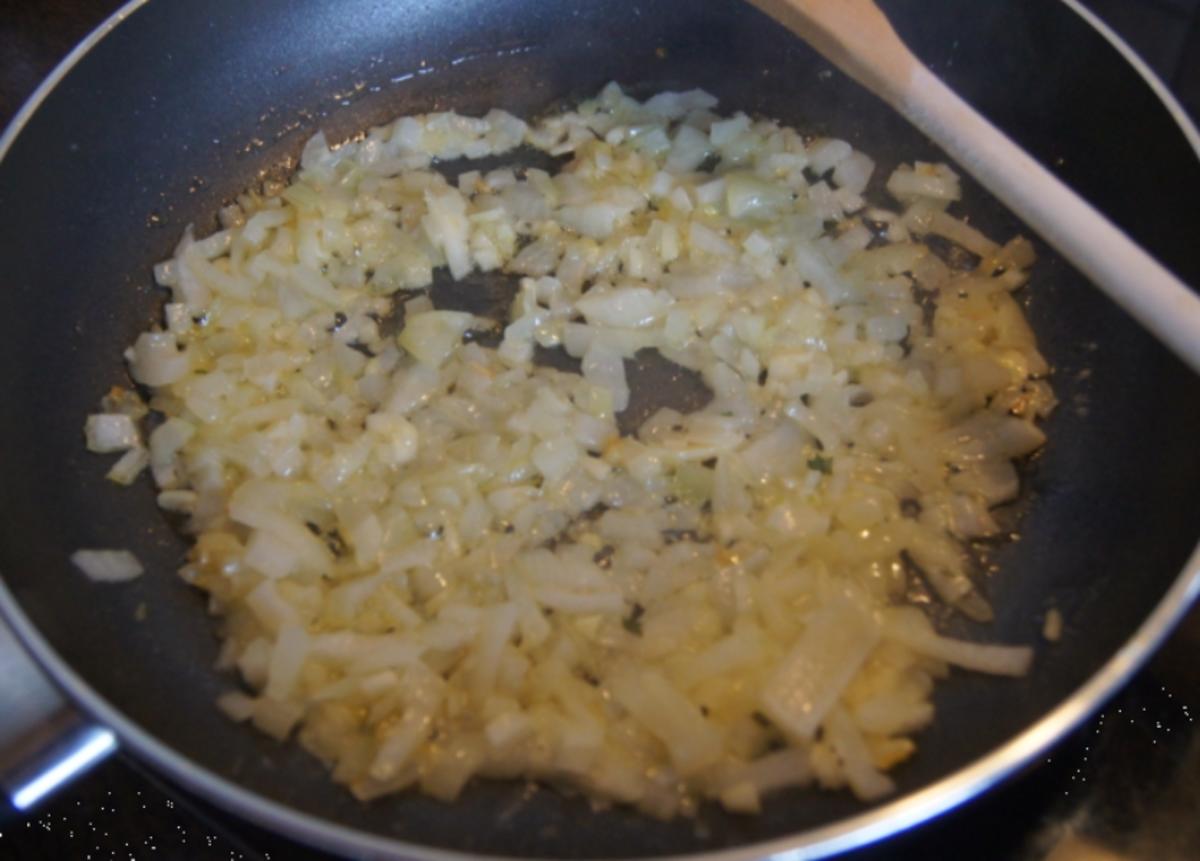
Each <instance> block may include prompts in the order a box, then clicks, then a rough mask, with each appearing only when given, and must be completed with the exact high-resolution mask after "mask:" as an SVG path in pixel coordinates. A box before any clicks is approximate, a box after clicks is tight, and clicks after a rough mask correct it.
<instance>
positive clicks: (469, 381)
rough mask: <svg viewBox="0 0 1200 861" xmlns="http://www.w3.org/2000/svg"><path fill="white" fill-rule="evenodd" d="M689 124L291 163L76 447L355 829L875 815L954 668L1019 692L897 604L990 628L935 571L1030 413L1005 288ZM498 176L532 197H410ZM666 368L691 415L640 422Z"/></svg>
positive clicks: (697, 106) (610, 106)
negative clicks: (201, 598)
mask: <svg viewBox="0 0 1200 861" xmlns="http://www.w3.org/2000/svg"><path fill="white" fill-rule="evenodd" d="M715 108H716V100H715V99H714V98H712V97H711V96H709V95H707V94H706V93H703V92H700V91H691V92H686V93H662V94H660V95H657V96H654V97H653V98H651V99H649V100H647V101H645V102H637V101H635V100H634V99H632V98H630V97H628V96H626V95H625V94H624V93H622V92H621V90H620V89H619V88H618V87H617V86H616V85H610V86H609V87H607V88H605V90H604V91H603V92H601V93H600V94H599V96H597V97H596V98H595V99H592V100H590V101H587V102H584V103H583V104H581V105H579V106H578V107H577V108H575V109H574V110H571V111H568V112H566V113H563V114H557V115H553V116H549V117H546V118H544V119H542V120H540V121H538V122H536V123H533V124H531V125H527V124H526V123H525V122H523V121H522V120H520V119H518V118H516V117H513V116H511V115H509V114H506V113H504V112H502V111H498V110H497V111H492V112H490V113H488V114H487V115H486V116H484V117H481V118H470V117H462V116H458V115H455V114H451V113H443V114H430V115H425V116H417V117H404V118H401V119H398V120H396V121H395V122H393V123H391V124H389V125H387V126H383V127H380V128H376V129H372V130H371V131H370V132H368V133H367V134H366V135H365V136H362V137H361V138H359V139H356V140H354V141H351V142H348V143H346V144H343V145H342V146H340V147H337V148H330V147H329V146H328V145H327V143H326V141H325V139H324V137H323V136H321V135H317V136H316V137H315V138H313V139H312V140H311V141H310V142H309V144H308V145H307V146H306V147H305V150H304V154H303V158H302V162H301V166H300V170H299V172H298V174H297V175H296V177H295V178H294V180H293V181H292V182H291V183H290V184H288V185H286V186H282V185H281V186H279V187H278V188H273V189H268V190H266V191H264V192H261V193H256V192H248V193H246V194H244V195H242V196H241V197H240V198H239V199H238V200H237V202H236V204H234V205H232V206H230V207H228V208H226V209H225V210H223V212H222V214H221V217H222V221H223V229H222V230H220V231H218V232H217V233H215V234H213V235H211V236H208V237H206V238H203V239H198V238H195V237H193V236H192V235H191V233H190V232H189V233H188V234H187V235H186V236H185V237H184V238H183V241H182V242H181V243H180V245H179V248H178V249H177V252H176V255H175V256H174V257H173V258H172V259H171V260H169V261H166V262H165V263H162V264H160V265H159V266H158V267H157V268H156V271H155V274H156V277H157V280H158V282H159V283H160V284H161V285H163V286H164V287H167V288H169V289H170V291H171V301H170V302H169V303H168V304H167V305H166V307H165V311H164V318H163V322H162V325H161V326H159V327H156V328H155V329H154V330H152V331H148V332H145V333H143V334H141V335H140V336H139V337H138V338H137V341H136V342H135V344H134V345H133V346H132V347H131V348H130V349H129V351H128V353H127V358H128V361H129V366H130V371H131V373H132V376H133V378H134V379H135V380H136V381H137V382H138V383H140V384H141V385H142V386H144V387H145V389H146V390H148V391H149V392H150V393H151V397H150V400H149V403H148V404H145V403H142V401H141V400H140V399H139V398H138V397H136V396H135V395H132V394H131V393H129V392H127V391H124V390H121V389H114V390H113V392H110V394H109V395H108V396H107V397H106V398H105V401H104V404H103V407H102V413H101V414H98V415H96V416H93V417H90V418H89V419H88V428H87V434H88V441H89V445H90V447H92V448H93V449H94V450H96V451H102V452H113V451H122V452H123V454H122V456H121V458H120V460H119V461H118V462H117V464H116V465H115V466H114V467H113V469H112V472H111V473H110V477H111V478H112V479H113V480H114V481H116V482H118V483H121V484H129V483H131V482H133V481H134V480H135V478H136V476H137V475H138V474H139V473H141V472H142V471H143V470H144V469H146V468H148V469H149V470H150V471H151V474H152V477H153V480H154V482H155V484H156V485H157V487H158V488H159V502H160V505H161V506H162V507H163V508H164V509H167V510H169V511H171V512H173V513H176V514H181V515H184V516H185V518H186V531H187V532H188V534H189V535H190V536H191V538H192V539H193V542H194V543H193V545H192V548H191V551H190V554H189V559H188V562H187V564H186V565H185V566H184V568H183V569H182V571H181V574H182V575H183V577H184V578H185V579H186V580H187V581H188V582H189V583H192V584H193V585H195V586H196V587H198V588H200V589H202V590H204V591H205V592H207V593H208V594H209V595H210V597H211V603H212V607H213V608H214V609H215V610H216V611H217V612H218V613H219V614H220V615H221V617H222V634H223V637H224V646H223V649H222V651H221V660H220V666H221V668H222V669H224V670H228V671H230V673H231V680H232V677H233V676H236V679H237V685H236V688H235V689H233V690H231V691H230V692H229V693H227V694H226V695H225V696H223V697H222V698H221V701H220V705H221V707H222V708H223V709H224V710H225V711H226V712H227V713H228V714H229V715H230V716H231V717H233V718H234V719H236V720H243V721H249V722H251V723H253V724H254V725H255V726H256V727H258V729H260V730H262V731H264V732H267V733H270V734H271V735H273V736H276V737H278V738H281V739H283V738H288V737H294V738H295V739H297V740H298V741H299V743H300V744H302V745H304V747H306V748H307V749H308V750H310V751H311V752H312V753H314V754H315V755H316V756H318V757H320V758H321V759H322V760H323V761H325V762H326V763H327V764H328V765H329V767H330V769H331V771H332V774H333V777H334V779H335V780H337V781H340V782H342V783H344V784H346V785H347V786H348V787H349V788H350V790H351V791H352V792H353V793H354V794H355V795H357V796H358V797H360V798H363V799H369V798H374V797H377V796H380V795H385V794H388V793H392V792H397V791H400V790H404V789H408V788H410V787H416V788H419V789H420V790H421V791H424V792H426V793H429V794H431V795H434V796H436V797H438V798H442V799H453V798H454V797H456V796H457V795H458V794H459V793H460V791H461V790H462V788H463V787H464V785H465V784H466V783H467V781H469V780H471V779H472V778H473V777H476V776H478V777H485V778H516V777H525V778H534V779H540V780H545V781H547V782H551V783H555V784H559V785H565V786H569V787H572V788H576V789H580V790H583V791H584V792H586V793H587V794H588V795H589V796H591V797H592V798H593V799H595V800H596V801H597V802H609V801H615V802H622V803H628V804H631V805H635V806H636V807H638V808H639V809H641V810H643V811H645V812H647V813H650V814H652V815H655V816H663V817H668V816H672V815H675V814H677V813H688V812H690V811H692V810H694V809H695V806H696V804H697V803H699V802H700V801H702V800H705V799H713V800H716V801H718V802H719V803H721V804H723V805H724V806H725V807H726V808H728V809H730V810H734V811H740V812H753V811H757V810H758V809H759V807H760V805H761V804H762V801H763V798H764V796H766V795H768V794H769V793H772V792H775V791H777V790H779V789H782V788H785V787H790V786H802V785H809V784H817V785H819V786H822V787H826V788H831V789H832V788H838V787H848V788H849V789H850V790H851V791H853V792H854V793H856V794H857V795H858V796H859V797H861V798H864V799H873V798H877V797H880V796H882V795H885V794H887V793H888V792H890V791H891V790H892V789H893V783H892V780H891V779H890V778H889V777H888V776H887V774H886V772H887V771H888V770H889V769H890V768H892V767H893V766H895V765H896V764H898V763H900V762H902V761H903V760H905V759H906V758H907V757H909V756H910V755H912V754H913V752H914V750H915V743H914V737H915V735H916V733H917V731H918V730H920V729H921V728H922V727H923V726H925V725H926V724H928V723H929V722H930V721H931V720H933V719H934V715H933V706H932V705H931V701H930V694H931V691H932V689H933V686H934V685H935V683H936V681H937V680H938V679H939V678H941V677H943V676H944V675H945V674H946V673H947V670H948V667H949V666H950V665H955V666H959V667H964V668H966V669H969V670H975V671H981V672H990V673H999V674H1006V675H1020V674H1021V673H1023V672H1025V670H1026V668H1027V667H1028V665H1029V662H1030V660H1031V657H1032V652H1031V650H1030V649H1029V648H1028V647H1025V646H1003V645H984V644H978V643H970V642H965V641H960V640H955V639H950V638H947V637H944V636H941V635H939V634H938V633H936V632H935V630H934V628H933V626H932V625H931V623H930V622H929V620H928V619H927V618H926V616H925V614H924V613H923V612H922V611H921V610H920V609H919V608H917V607H914V606H910V605H908V604H907V602H906V601H905V600H904V597H905V595H906V593H907V591H908V589H909V586H910V580H911V578H914V577H918V578H921V579H922V580H923V581H924V582H925V583H926V584H927V585H928V587H929V589H930V590H932V592H933V593H934V594H935V595H937V596H938V597H939V598H940V599H941V600H942V601H943V602H944V603H946V604H947V605H949V606H951V607H953V608H956V609H957V610H959V611H960V612H962V613H964V614H966V615H967V616H969V617H970V618H972V619H975V620H987V619H988V618H989V617H990V614H991V609H990V607H989V605H988V603H987V601H986V600H985V598H984V596H983V595H982V594H981V593H980V592H979V591H978V590H977V588H976V586H975V584H974V583H973V581H972V579H971V576H970V575H971V567H970V563H969V559H968V554H967V553H966V551H965V548H964V542H965V541H969V540H971V539H977V538H981V537H986V536H993V535H995V534H996V533H997V532H998V527H997V524H996V523H995V521H994V520H993V516H992V514H991V511H990V510H991V509H992V508H993V507H994V506H996V505H999V504H1001V503H1004V502H1007V501H1009V500H1011V499H1013V498H1014V497H1015V496H1016V494H1017V491H1018V478H1017V472H1016V470H1015V468H1014V466H1013V460H1014V459H1016V458H1020V457H1023V456H1025V455H1028V454H1029V453H1031V452H1033V451H1034V450H1036V449H1037V448H1038V447H1039V446H1041V444H1042V443H1043V441H1044V437H1043V434H1042V432H1041V431H1040V430H1039V429H1038V427H1037V426H1036V419H1038V418H1039V417H1042V416H1044V415H1045V414H1046V413H1047V412H1048V411H1049V410H1050V409H1051V408H1052V406H1053V404H1054V396H1053V394H1052V392H1051V389H1050V387H1049V385H1048V384H1047V383H1046V382H1045V380H1044V379H1043V377H1044V375H1045V374H1046V373H1047V370H1048V369H1047V366H1046V363H1045V361H1044V360H1043V358H1042V357H1041V355H1040V354H1039V353H1038V350H1037V348H1036V345H1035V343H1034V337H1033V334H1032V331H1031V330H1030V328H1029V326H1028V324H1027V323H1026V321H1025V318H1024V316H1023V314H1022V312H1021V308H1020V306H1019V305H1018V303H1017V302H1016V301H1015V300H1014V298H1013V295H1012V294H1013V291H1015V290H1017V289H1019V288H1020V287H1021V286H1022V285H1023V284H1024V283H1025V281H1026V278H1027V272H1028V269H1029V267H1030V265H1031V264H1032V263H1033V250H1032V247H1031V245H1030V244H1029V243H1028V242H1027V241H1025V240H1023V239H1020V238H1017V239H1012V240H1010V241H1008V242H1007V243H1005V244H999V243H997V242H995V241H993V240H991V239H989V238H988V237H986V236H984V235H983V234H981V233H980V232H979V231H978V230H976V229H975V228H974V227H972V226H971V225H969V224H968V223H967V222H966V221H964V220H962V219H961V218H958V217H956V216H954V215H951V214H950V212H949V209H950V208H951V207H952V205H953V204H954V202H955V201H957V200H958V199H959V196H960V192H959V182H958V177H957V176H956V175H955V174H954V172H953V171H952V170H950V169H949V168H948V167H946V166H945V165H935V164H925V163H916V164H912V165H902V166H901V167H900V168H899V169H897V170H896V171H895V172H894V173H893V174H892V175H891V176H890V177H889V178H888V179H887V182H886V189H887V192H888V194H889V195H890V198H891V201H892V203H891V204H890V205H884V204H883V202H882V201H879V202H870V201H867V200H866V199H865V198H864V197H863V195H864V193H865V192H866V191H867V188H868V184H869V183H870V181H871V178H872V175H873V172H874V163H873V161H872V159H871V158H870V157H868V156H867V155H866V154H864V153H862V152H859V151H856V150H855V149H854V148H853V147H851V145H850V144H848V143H846V142H845V141H841V140H834V139H816V140H805V139H804V138H803V137H802V136H801V135H800V134H799V133H798V132H796V131H794V130H792V129H789V128H785V127H783V126H781V125H780V124H779V123H776V122H774V121H771V120H768V119H756V118H752V117H749V116H746V115H745V114H740V113H739V114H735V115H733V116H723V115H719V114H717V113H715ZM520 145H527V146H529V147H533V148H536V149H538V150H542V151H543V152H546V153H549V154H551V155H553V156H557V157H561V159H562V161H563V165H562V168H561V170H560V171H559V172H558V173H556V174H553V175H552V174H551V173H549V172H547V171H543V170H537V169H533V168H521V167H514V168H498V169H494V170H489V171H487V172H482V171H472V170H469V171H467V172H464V173H461V174H459V175H458V176H457V177H456V178H454V179H453V181H451V180H448V179H447V178H445V177H444V176H443V175H442V174H441V173H439V172H438V171H437V170H435V169H434V167H433V165H434V163H435V162H436V161H444V160H452V159H459V158H464V157H465V158H477V157H484V156H496V155H502V154H505V153H510V152H512V151H513V150H514V149H515V148H516V147H518V146H520ZM935 252H936V253H935ZM946 259H949V260H951V261H953V262H954V263H955V266H951V265H948V264H947V262H945V261H946ZM443 268H445V269H447V270H448V272H449V276H450V277H451V278H453V279H463V278H465V277H468V276H471V275H472V273H475V272H502V273H507V274H508V275H510V276H512V277H513V280H514V282H517V287H516V290H515V295H514V296H513V297H512V302H511V307H510V308H509V309H508V310H507V311H506V312H505V313H503V314H502V315H501V316H502V317H503V319H501V320H499V321H497V320H495V319H488V318H484V317H480V316H477V313H475V312H477V311H478V308H477V307H474V306H472V307H470V308H463V307H456V308H449V307H438V306H437V305H436V304H435V302H434V301H433V300H432V299H431V294H430V293H429V292H428V290H427V288H429V287H430V285H431V283H432V282H433V280H434V278H435V273H437V272H440V271H441V270H442V269H443ZM439 277H441V276H439ZM461 292H462V291H459V293H460V295H461ZM433 295H435V296H437V295H441V294H439V293H438V292H437V291H434V294H433ZM468 304H469V303H468ZM395 328H398V330H399V331H398V334H394V333H393V332H392V330H393V329H395ZM655 353H657V354H658V356H659V357H660V358H659V359H658V360H657V361H660V362H663V361H666V362H670V363H674V366H677V370H678V374H677V375H676V376H675V379H677V380H680V381H681V382H680V385H681V386H682V385H683V382H684V381H686V380H688V379H694V380H701V381H702V384H703V386H702V388H703V390H704V392H703V395H704V396H703V398H701V399H699V400H697V401H696V402H695V403H691V404H690V406H689V407H688V408H689V409H690V408H691V407H698V408H696V409H692V411H691V412H683V411H682V409H683V407H679V408H678V409H669V408H665V407H664V408H660V409H658V410H657V411H656V412H652V413H651V414H649V415H648V417H646V418H645V419H644V420H641V421H640V423H639V422H632V420H631V418H630V416H631V413H626V412H624V411H625V410H626V408H627V407H628V406H629V405H630V404H631V403H633V402H640V401H639V400H638V398H639V394H640V392H639V379H640V378H639V376H638V373H636V372H635V371H636V369H637V368H639V367H640V366H641V365H642V364H643V363H644V362H648V361H649V359H648V358H647V357H649V356H653V355H654V354H655ZM555 355H556V356H557V358H555V359H554V360H553V361H551V362H547V361H546V358H547V357H548V356H555ZM551 365H553V366H551ZM563 367H567V368H574V369H577V370H575V371H572V370H566V371H564V370H561V368H563ZM688 375H690V377H689V376H688ZM662 399H663V398H661V397H660V400H662ZM666 400H668V402H671V403H675V401H670V399H669V398H667V399H666ZM148 409H152V410H154V411H155V413H156V420H155V423H154V426H153V430H151V431H150V432H149V433H148V435H146V436H145V437H144V438H145V441H144V442H143V431H144V428H145V427H146V425H145V423H144V422H145V420H146V417H147V410H148ZM620 419H624V423H622V422H621V421H620ZM630 423H633V424H635V425H636V426H634V427H627V426H626V425H627V424H630ZM622 429H625V430H626V431H627V432H626V433H625V434H624V435H623V434H622V433H621V430H622Z"/></svg>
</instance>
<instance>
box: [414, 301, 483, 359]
mask: <svg viewBox="0 0 1200 861" xmlns="http://www.w3.org/2000/svg"><path fill="white" fill-rule="evenodd" d="M474 319H475V318H474V317H473V316H472V315H470V314H467V313H464V312H462V311H426V312H425V313H424V314H415V315H413V316H412V317H409V318H408V319H407V320H405V322H404V331H403V332H401V333H400V335H399V337H398V339H397V340H398V341H399V343H400V346H401V347H403V348H404V349H405V350H407V351H408V352H409V353H410V354H412V356H413V357H414V358H415V359H416V360H417V361H418V362H421V363H422V364H424V365H429V366H430V367H434V368H436V367H438V366H440V365H441V364H442V363H443V362H445V361H446V359H448V358H449V357H450V354H451V353H453V352H454V351H455V349H457V348H458V345H459V344H460V343H461V342H462V336H463V334H464V333H465V332H466V331H467V329H469V328H471V323H472V322H473V321H474Z"/></svg>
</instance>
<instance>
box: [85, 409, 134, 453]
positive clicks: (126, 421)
mask: <svg viewBox="0 0 1200 861" xmlns="http://www.w3.org/2000/svg"><path fill="white" fill-rule="evenodd" d="M84 433H85V435H86V436H87V447H88V451H95V452H101V453H106V452H114V451H126V450H128V449H131V448H136V447H138V446H140V445H141V435H140V434H139V433H138V429H137V425H135V424H134V423H133V419H131V418H130V417H129V416H127V415H123V414H121V413H115V414H114V413H101V414H99V415H91V416H88V417H87V424H86V426H85V428H84Z"/></svg>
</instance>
